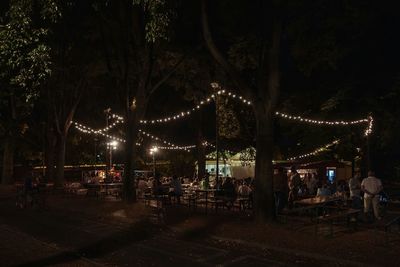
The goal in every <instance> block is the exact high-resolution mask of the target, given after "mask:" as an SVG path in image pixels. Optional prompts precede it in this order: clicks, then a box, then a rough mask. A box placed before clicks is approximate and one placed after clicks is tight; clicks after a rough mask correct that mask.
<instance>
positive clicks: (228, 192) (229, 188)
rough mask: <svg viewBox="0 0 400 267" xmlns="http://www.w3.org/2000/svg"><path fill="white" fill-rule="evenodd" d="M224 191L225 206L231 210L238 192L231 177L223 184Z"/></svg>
mask: <svg viewBox="0 0 400 267" xmlns="http://www.w3.org/2000/svg"><path fill="white" fill-rule="evenodd" d="M222 190H223V193H224V197H225V205H226V207H227V208H228V209H231V208H232V206H233V203H234V202H235V199H236V190H235V185H234V184H233V182H232V179H231V178H230V177H227V178H226V179H225V182H224V183H223V184H222Z"/></svg>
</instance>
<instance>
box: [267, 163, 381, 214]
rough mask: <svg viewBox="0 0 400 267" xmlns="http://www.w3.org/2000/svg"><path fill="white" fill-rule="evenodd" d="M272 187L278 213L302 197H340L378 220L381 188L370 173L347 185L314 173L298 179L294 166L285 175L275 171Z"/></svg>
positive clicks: (351, 179) (373, 174)
mask: <svg viewBox="0 0 400 267" xmlns="http://www.w3.org/2000/svg"><path fill="white" fill-rule="evenodd" d="M273 184H274V194H275V204H276V209H277V212H281V211H282V210H283V209H284V208H285V207H286V206H287V207H288V208H292V207H293V203H294V201H296V200H298V199H299V198H302V197H318V196H332V195H334V196H340V197H342V198H343V199H344V200H345V201H347V200H349V201H350V202H351V206H352V208H354V209H361V208H364V213H366V214H367V213H369V211H370V209H371V207H372V210H373V213H374V216H375V218H376V219H377V220H380V219H381V216H380V214H379V199H380V198H379V197H380V193H381V192H382V190H383V187H382V182H381V180H380V179H378V178H376V177H375V173H374V172H373V171H369V172H368V176H367V177H366V178H364V179H362V180H361V175H360V174H359V173H356V174H355V176H354V177H352V178H350V179H349V180H348V181H345V180H340V181H337V182H336V183H331V182H329V180H328V179H327V178H326V177H321V176H318V174H317V173H306V174H304V175H303V176H302V177H301V176H300V174H299V173H298V172H297V170H296V168H295V167H294V166H292V167H291V168H290V171H289V172H288V173H286V172H285V169H284V168H282V167H279V168H278V169H277V170H276V173H275V174H274V182H273Z"/></svg>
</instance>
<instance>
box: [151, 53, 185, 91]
mask: <svg viewBox="0 0 400 267" xmlns="http://www.w3.org/2000/svg"><path fill="white" fill-rule="evenodd" d="M185 59H186V55H184V56H182V58H181V59H180V60H179V61H178V62H177V63H176V64H175V65H174V66H173V68H172V69H171V70H170V71H169V72H168V73H166V74H165V75H164V77H163V78H161V79H160V80H159V81H158V82H157V83H156V84H155V85H154V86H153V88H151V90H150V92H149V95H151V94H153V93H154V92H155V91H157V89H158V88H160V86H161V85H163V83H165V82H166V81H167V80H168V79H169V78H170V77H171V75H172V74H174V73H175V72H176V70H177V69H178V67H179V66H180V65H181V64H182V63H183V61H185Z"/></svg>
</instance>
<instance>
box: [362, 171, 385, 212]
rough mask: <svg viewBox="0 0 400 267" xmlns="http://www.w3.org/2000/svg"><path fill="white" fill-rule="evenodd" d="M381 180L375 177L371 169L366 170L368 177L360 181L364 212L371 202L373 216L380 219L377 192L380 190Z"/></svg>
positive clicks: (367, 209)
mask: <svg viewBox="0 0 400 267" xmlns="http://www.w3.org/2000/svg"><path fill="white" fill-rule="evenodd" d="M382 189H383V187H382V182H381V180H379V179H378V178H376V177H375V173H374V172H373V171H369V172H368V177H367V178H364V179H363V180H362V182H361V190H362V191H363V192H364V213H368V211H369V209H370V207H371V203H372V208H373V210H374V215H375V218H376V219H378V220H380V219H381V217H380V216H379V193H380V192H381V191H382Z"/></svg>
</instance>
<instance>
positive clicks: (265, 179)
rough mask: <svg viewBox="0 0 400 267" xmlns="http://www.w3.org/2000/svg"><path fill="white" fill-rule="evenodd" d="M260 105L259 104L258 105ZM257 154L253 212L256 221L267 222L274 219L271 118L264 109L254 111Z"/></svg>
mask: <svg viewBox="0 0 400 267" xmlns="http://www.w3.org/2000/svg"><path fill="white" fill-rule="evenodd" d="M259 105H260V104H259ZM255 115H256V118H257V135H256V138H257V145H256V146H257V154H256V167H255V195H254V212H255V216H256V219H257V221H259V222H268V221H272V220H274V219H275V199H274V192H273V165H272V157H273V118H272V113H271V112H269V113H268V112H267V111H266V109H263V108H261V109H256V110H255Z"/></svg>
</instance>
